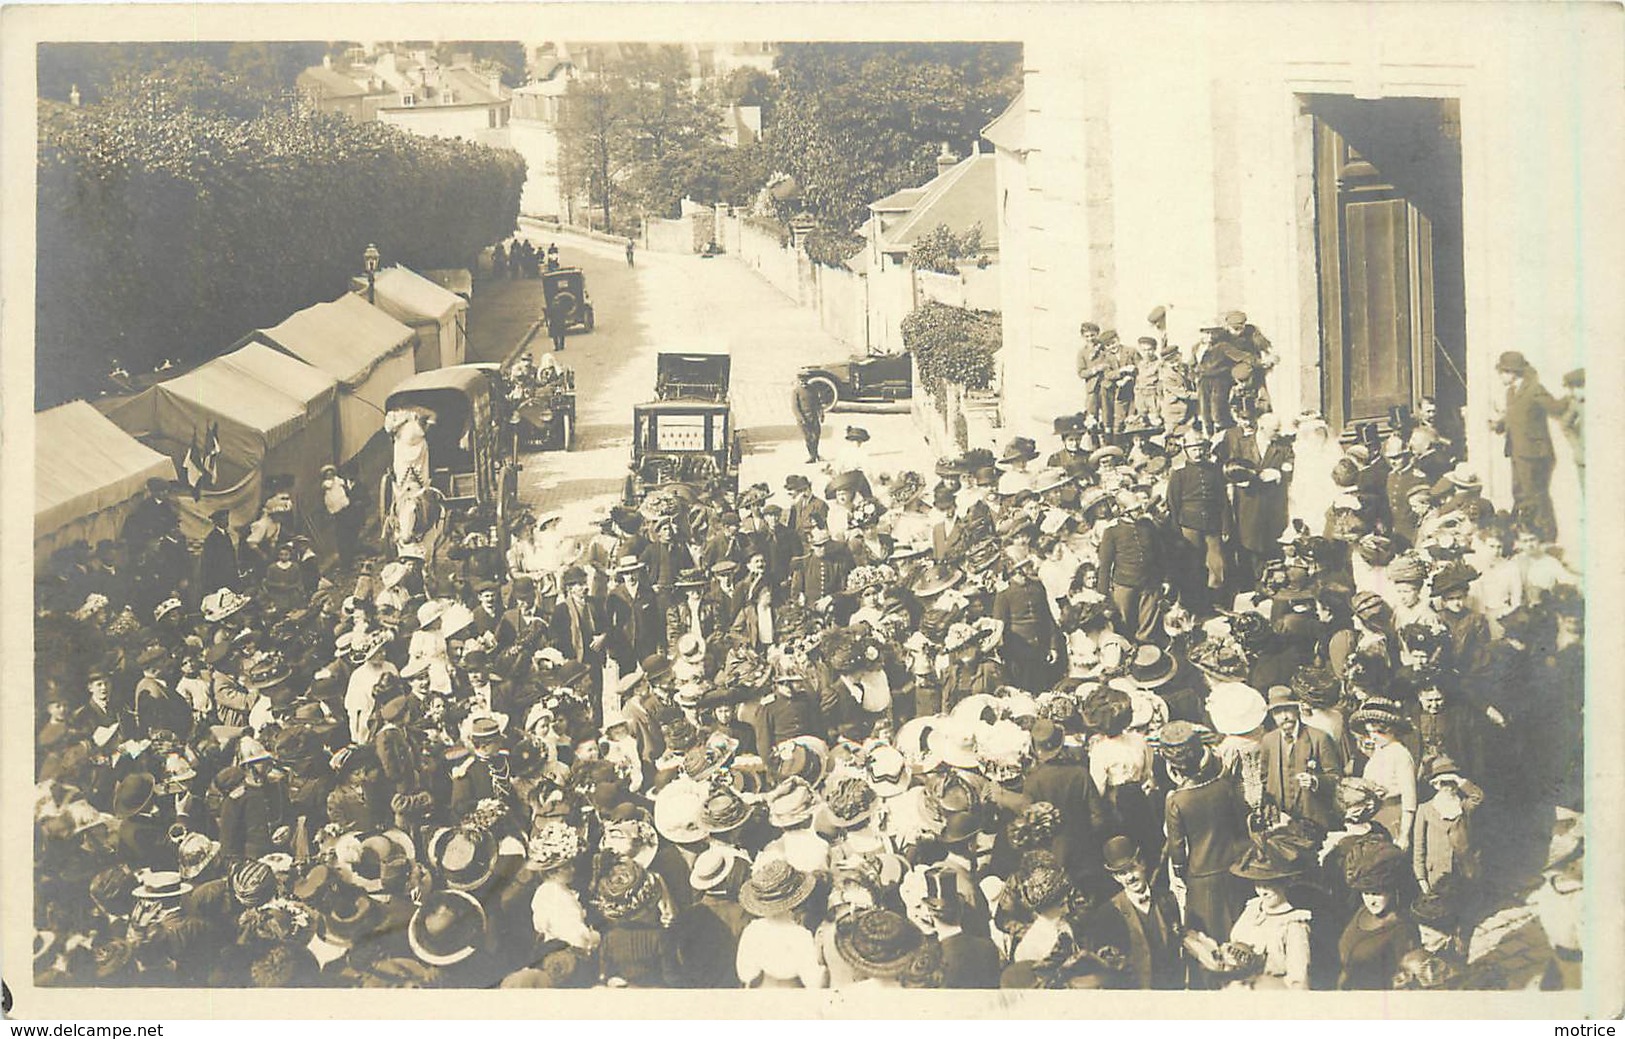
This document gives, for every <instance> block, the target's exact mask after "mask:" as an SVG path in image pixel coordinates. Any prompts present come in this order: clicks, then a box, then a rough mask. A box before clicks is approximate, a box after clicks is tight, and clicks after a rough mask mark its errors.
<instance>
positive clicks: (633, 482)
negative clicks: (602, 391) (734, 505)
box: [622, 351, 744, 505]
mask: <svg viewBox="0 0 1625 1039" xmlns="http://www.w3.org/2000/svg"><path fill="white" fill-rule="evenodd" d="M731 367H732V361H731V358H730V357H729V356H728V354H727V353H726V352H710V353H707V352H704V351H697V352H690V353H662V354H660V355H659V356H658V357H657V358H656V370H657V375H656V381H655V399H654V400H653V401H650V402H648V403H645V404H638V405H636V406H634V407H633V409H632V462H631V465H630V466H629V468H630V470H631V471H630V472H629V473H628V474H627V477H626V486H625V490H624V493H623V495H622V497H623V498H624V500H625V501H626V503H627V504H628V505H636V504H638V503H640V502H641V501H643V499H644V498H645V497H646V496H647V495H648V494H649V492H651V491H653V490H655V489H656V488H659V487H669V486H672V485H686V486H687V487H689V488H692V489H698V488H701V487H704V486H705V485H707V484H712V483H716V484H719V485H720V486H721V487H722V489H723V491H724V493H725V494H727V495H729V496H730V497H731V496H733V495H734V494H737V493H738V491H739V460H740V457H741V456H742V454H743V449H744V439H743V436H742V434H741V433H740V432H739V430H737V429H735V428H734V423H733V409H732V407H731V406H730V405H729V403H728V379H729V371H730V368H731Z"/></svg>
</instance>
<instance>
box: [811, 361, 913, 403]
mask: <svg viewBox="0 0 1625 1039" xmlns="http://www.w3.org/2000/svg"><path fill="white" fill-rule="evenodd" d="M800 374H802V375H806V376H807V377H808V380H807V381H808V384H809V385H811V386H812V390H813V392H814V393H815V394H817V395H818V401H819V403H820V404H822V405H823V406H824V407H825V408H829V407H833V406H834V405H836V404H887V403H890V402H892V401H899V400H908V399H910V398H912V397H913V396H914V365H913V364H912V363H911V360H910V358H909V355H908V353H907V352H906V351H905V352H903V353H900V354H871V355H870V356H868V357H852V358H849V359H847V360H845V361H836V362H834V363H832V364H810V365H807V366H806V367H804V368H802V369H801V372H800Z"/></svg>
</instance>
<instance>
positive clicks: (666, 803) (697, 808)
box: [654, 779, 708, 844]
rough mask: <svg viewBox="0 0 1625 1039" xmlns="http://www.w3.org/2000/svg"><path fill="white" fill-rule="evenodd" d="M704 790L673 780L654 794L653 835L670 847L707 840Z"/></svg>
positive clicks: (694, 784) (697, 785)
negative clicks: (670, 844)
mask: <svg viewBox="0 0 1625 1039" xmlns="http://www.w3.org/2000/svg"><path fill="white" fill-rule="evenodd" d="M706 793H707V791H706V788H705V787H704V786H702V785H700V784H699V783H696V782H694V781H693V780H689V779H676V780H673V781H672V782H670V783H667V784H666V785H665V786H663V787H661V788H660V792H659V793H657V794H655V801H654V823H655V831H656V832H657V833H659V834H660V836H662V837H664V838H666V839H667V840H668V841H671V842H672V843H674V844H693V843H695V842H697V841H703V840H705V838H706V837H707V836H708V831H707V830H706V827H705V823H704V817H705V805H706Z"/></svg>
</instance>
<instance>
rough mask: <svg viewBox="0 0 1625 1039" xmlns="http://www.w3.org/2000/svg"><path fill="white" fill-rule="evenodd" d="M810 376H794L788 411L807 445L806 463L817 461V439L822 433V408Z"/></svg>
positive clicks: (803, 374) (804, 374) (803, 373)
mask: <svg viewBox="0 0 1625 1039" xmlns="http://www.w3.org/2000/svg"><path fill="white" fill-rule="evenodd" d="M810 380H811V376H809V375H808V374H807V373H806V372H802V373H800V374H799V375H797V376H796V389H795V393H794V395H793V396H792V397H791V398H790V410H791V411H792V412H794V414H795V416H796V425H798V426H800V427H801V439H802V440H804V441H806V443H807V461H808V462H816V461H818V438H819V437H820V436H822V435H823V431H824V408H823V406H822V405H821V404H820V403H819V400H818V394H817V393H816V392H814V390H813V387H812V382H811V381H810Z"/></svg>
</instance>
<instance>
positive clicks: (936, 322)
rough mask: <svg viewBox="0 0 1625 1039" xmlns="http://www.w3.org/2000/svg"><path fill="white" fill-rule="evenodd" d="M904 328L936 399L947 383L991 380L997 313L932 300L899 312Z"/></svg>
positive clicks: (977, 385) (972, 385)
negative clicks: (901, 314) (905, 311)
mask: <svg viewBox="0 0 1625 1039" xmlns="http://www.w3.org/2000/svg"><path fill="white" fill-rule="evenodd" d="M902 332H903V345H904V346H905V347H906V348H907V349H908V350H909V352H911V353H912V354H913V355H914V364H915V366H916V367H917V368H918V370H919V373H920V382H921V384H922V385H923V387H924V388H925V390H926V391H927V392H929V393H930V394H932V395H933V396H934V397H937V398H938V399H939V400H940V399H941V398H942V394H943V391H944V390H945V389H946V386H947V384H949V383H952V384H954V385H956V386H960V387H962V388H964V389H967V390H985V389H987V388H988V386H989V385H990V384H991V383H992V381H993V375H994V371H995V363H994V357H993V355H994V354H995V353H996V352H998V349H999V347H1000V346H1001V345H1002V343H1003V341H1004V340H1003V325H1002V322H1001V320H1000V318H999V315H998V314H990V313H985V312H983V311H978V310H967V309H965V308H964V307H950V306H948V305H947V304H945V303H937V302H935V301H930V302H927V303H925V304H924V305H923V306H920V307H917V308H916V309H914V310H913V311H911V312H910V313H909V314H908V316H906V317H904V318H903V322H902Z"/></svg>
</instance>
